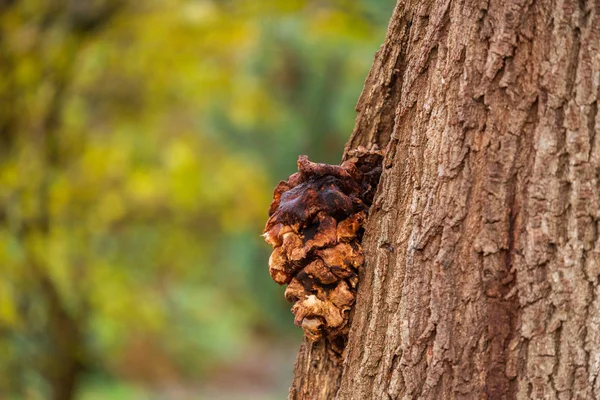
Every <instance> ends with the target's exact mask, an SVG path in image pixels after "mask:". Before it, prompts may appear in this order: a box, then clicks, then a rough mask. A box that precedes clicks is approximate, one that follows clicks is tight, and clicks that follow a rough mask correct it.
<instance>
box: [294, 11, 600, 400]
mask: <svg viewBox="0 0 600 400" xmlns="http://www.w3.org/2000/svg"><path fill="white" fill-rule="evenodd" d="M599 90H600V2H598V1H597V0H596V1H586V0H580V1H570V0H562V1H561V0H557V1H549V0H539V1H518V0H490V1H456V2H450V1H448V0H429V1H414V0H409V1H400V2H399V4H398V5H397V7H396V10H395V11H394V15H393V17H392V20H391V23H390V27H389V30H388V34H387V38H386V41H385V44H384V45H383V47H382V49H381V50H380V51H379V52H378V54H377V56H376V59H375V64H374V66H373V69H372V71H371V73H370V75H369V77H368V78H367V82H366V84H365V89H364V92H363V95H362V96H361V98H360V100H359V104H358V108H357V110H358V112H359V114H358V118H357V122H356V128H355V131H354V133H353V135H352V137H351V138H350V141H349V143H348V146H347V150H349V149H351V148H355V147H357V146H358V145H361V144H363V145H364V144H370V143H378V144H379V145H380V146H382V147H384V148H387V156H386V159H385V161H384V172H383V175H382V178H381V181H380V184H379V189H378V194H377V195H376V198H375V203H374V205H373V207H372V209H371V213H370V217H369V221H368V226H367V230H366V234H365V238H364V243H363V244H364V250H365V253H366V256H367V258H366V263H365V267H364V269H363V271H361V276H360V287H359V293H358V299H357V303H356V310H355V315H354V320H353V324H352V328H351V332H350V337H349V344H348V347H347V349H346V352H345V354H344V356H345V357H344V360H343V361H342V362H338V363H336V362H334V361H332V360H330V359H329V357H328V356H327V351H326V349H325V347H324V346H325V345H324V344H322V343H317V344H309V343H305V344H303V346H302V348H301V349H300V352H299V356H298V359H297V361H296V366H295V377H294V382H293V384H292V388H291V390H290V398H292V399H331V398H337V399H340V400H341V399H388V398H390V399H396V398H404V399H414V398H419V399H450V398H452V399H454V398H462V399H503V398H506V399H515V398H516V399H528V398H544V399H571V398H577V399H599V398H600V379H598V373H599V372H600V300H599V299H600V287H599V286H598V278H599V276H600V239H599V235H598V218H599V216H600V215H599V214H600V211H599V210H600V198H599V197H600V186H599V185H600V180H599V176H600V146H599V145H600V143H598V141H599V139H600V137H599V136H597V135H596V132H597V131H598V130H599V129H600V116H598V112H597V110H598V96H599Z"/></svg>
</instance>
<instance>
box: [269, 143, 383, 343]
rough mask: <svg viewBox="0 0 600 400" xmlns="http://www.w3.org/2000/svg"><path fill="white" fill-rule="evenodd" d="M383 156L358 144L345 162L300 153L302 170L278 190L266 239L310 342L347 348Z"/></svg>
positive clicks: (272, 267)
mask: <svg viewBox="0 0 600 400" xmlns="http://www.w3.org/2000/svg"><path fill="white" fill-rule="evenodd" d="M382 160H383V155H382V152H381V151H380V150H378V149H377V148H376V147H374V148H372V149H366V148H364V147H360V148H358V149H356V150H354V151H352V152H350V153H349V159H348V160H346V161H344V162H343V163H342V164H341V165H329V164H321V163H313V162H311V161H309V160H308V157H307V156H299V157H298V172H296V173H294V174H292V175H291V176H290V177H289V178H288V180H287V181H281V182H280V183H279V185H277V187H276V188H275V190H274V194H273V202H272V203H271V207H270V208H269V219H268V221H267V224H266V227H265V230H264V234H263V236H264V238H265V241H266V242H267V243H269V244H271V245H272V246H273V253H272V254H271V257H270V258H269V273H270V275H271V277H272V278H273V280H274V281H275V282H277V283H278V284H280V285H287V288H286V290H285V298H286V299H287V300H288V301H289V302H291V303H293V306H292V312H293V313H294V316H295V318H294V323H295V324H296V325H297V326H299V327H301V328H302V330H303V331H304V334H305V336H306V337H307V338H308V339H309V340H312V341H317V340H320V339H322V338H327V339H328V340H329V341H330V343H331V344H332V349H333V350H334V351H336V352H338V353H341V352H342V350H343V349H344V346H345V344H346V339H347V335H348V331H349V327H350V320H351V317H352V309H353V308H352V307H353V305H354V301H355V297H356V290H357V285H358V273H359V270H360V268H361V266H362V264H363V262H364V257H363V253H362V246H361V240H362V235H363V231H364V229H363V227H364V223H365V221H366V218H367V213H368V210H369V207H370V206H371V203H372V202H373V196H374V194H375V190H376V188H377V184H378V182H379V176H380V175H381V162H382Z"/></svg>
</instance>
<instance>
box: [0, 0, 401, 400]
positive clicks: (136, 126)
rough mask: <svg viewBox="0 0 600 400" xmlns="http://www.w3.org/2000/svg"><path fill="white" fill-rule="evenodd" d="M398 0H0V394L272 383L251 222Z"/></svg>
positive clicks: (272, 348)
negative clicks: (68, 387) (70, 384)
mask: <svg viewBox="0 0 600 400" xmlns="http://www.w3.org/2000/svg"><path fill="white" fill-rule="evenodd" d="M394 3H395V2H394V1H393V0H355V1H352V0H320V1H319V0H312V1H311V0H288V1H276V0H264V1H244V0H221V1H216V0H215V1H210V0H194V1H193V0H187V1H186V0H147V1H135V2H133V1H130V2H123V1H118V0H114V1H110V0H95V1H91V0H90V1H78V0H21V1H14V0H13V1H9V0H1V1H0V371H3V373H2V374H0V398H2V399H4V398H7V399H46V398H48V399H57V400H58V399H64V400H66V399H67V398H77V399H88V400H90V399H99V398H105V399H106V398H109V399H110V398H113V399H121V398H122V399H138V398H139V399H145V398H157V399H163V398H165V399H169V398H173V399H174V398H177V399H181V398H186V399H187V398H190V399H191V398H194V399H196V398H223V399H225V398H228V399H229V398H231V399H233V398H236V397H235V395H234V394H230V395H228V394H227V393H228V391H231V390H232V388H235V386H236V383H235V382H237V383H238V386H240V385H241V386H243V385H242V384H240V382H241V381H254V382H255V383H256V381H257V380H260V379H263V380H265V379H266V381H265V382H263V384H259V385H255V386H252V387H251V388H250V389H249V388H248V387H242V388H241V389H240V390H241V391H242V392H243V393H245V395H244V396H243V397H240V398H246V399H249V398H269V396H274V397H273V398H281V397H282V396H284V395H282V393H284V390H285V388H286V387H287V386H288V384H289V376H290V375H289V374H290V373H291V372H290V371H291V362H290V360H289V358H286V357H283V358H282V357H281V354H284V353H285V354H291V355H292V356H293V353H294V352H295V350H296V348H297V346H298V343H299V338H300V332H298V331H297V330H296V329H295V328H293V324H292V317H291V314H289V305H288V304H286V303H285V301H284V300H283V298H282V291H283V290H282V289H281V288H279V287H277V286H276V285H275V284H274V283H272V282H271V281H270V278H269V276H268V272H267V268H266V262H267V258H268V253H269V249H268V247H267V246H266V245H265V244H264V243H263V242H262V240H261V238H260V236H259V234H260V232H261V230H262V227H263V224H264V222H265V220H266V211H267V209H268V205H269V203H270V197H271V193H272V188H273V187H274V185H275V184H276V183H277V182H278V181H279V180H280V179H283V178H286V177H287V176H288V175H289V174H290V173H292V172H293V171H294V169H295V161H296V158H297V156H298V154H308V155H309V157H310V158H311V159H314V160H319V161H323V162H332V163H337V162H338V161H339V159H340V156H341V152H342V149H343V145H344V143H345V141H346V140H347V138H348V136H349V134H350V132H351V131H352V127H353V124H354V118H355V112H354V105H355V104H356V101H357V99H358V95H359V94H360V91H361V89H362V84H363V82H364V79H365V77H366V75H367V72H368V70H369V68H370V66H371V63H372V60H373V54H374V52H375V51H376V50H377V48H378V46H379V44H380V43H381V42H382V41H383V37H384V33H385V28H386V25H387V22H388V20H389V17H390V16H391V12H392V8H393V4H394ZM273 365H275V366H276V367H274V366H273ZM263 370H264V371H263ZM257 371H263V372H264V373H261V374H259V375H258V377H259V378H260V379H259V378H257V377H256V376H257V375H256V374H257V373H258V372H257ZM253 374H254V375H253ZM69 376H73V377H74V380H75V386H74V387H75V391H74V392H73V393H72V394H69V395H67V397H64V396H63V397H61V395H59V394H57V391H58V389H57V388H58V387H60V386H61V385H63V386H64V381H65V379H67V378H68V377H69ZM223 377H224V378H223ZM265 377H266V378H265ZM267 378H268V379H267ZM219 379H224V380H225V381H227V382H229V381H231V382H233V383H231V384H230V383H227V384H223V385H220V386H219V384H218V382H217V383H215V382H216V381H218V380H219ZM173 388H176V389H177V390H178V391H177V394H174V392H173V390H172V389H173ZM211 388H212V389H211ZM210 390H212V391H213V392H210ZM282 391H283V392H282ZM209 392H210V393H212V394H209ZM234 392H235V390H233V391H232V393H234ZM250 393H254V395H255V397H251V395H250ZM217 395H218V396H221V397H217Z"/></svg>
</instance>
